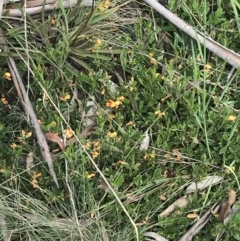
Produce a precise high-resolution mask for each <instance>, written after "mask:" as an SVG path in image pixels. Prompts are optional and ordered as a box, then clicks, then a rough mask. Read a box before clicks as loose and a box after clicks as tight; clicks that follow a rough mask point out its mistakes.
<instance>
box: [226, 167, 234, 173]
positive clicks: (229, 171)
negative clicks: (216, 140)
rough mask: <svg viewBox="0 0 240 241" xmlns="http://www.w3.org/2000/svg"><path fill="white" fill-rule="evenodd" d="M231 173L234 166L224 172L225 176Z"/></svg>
mask: <svg viewBox="0 0 240 241" xmlns="http://www.w3.org/2000/svg"><path fill="white" fill-rule="evenodd" d="M231 171H232V172H234V171H235V166H231V167H230V168H229V169H226V170H225V172H226V173H227V174H230V173H231Z"/></svg>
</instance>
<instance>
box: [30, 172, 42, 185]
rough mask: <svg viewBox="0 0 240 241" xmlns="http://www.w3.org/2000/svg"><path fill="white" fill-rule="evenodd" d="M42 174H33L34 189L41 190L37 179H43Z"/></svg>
mask: <svg viewBox="0 0 240 241" xmlns="http://www.w3.org/2000/svg"><path fill="white" fill-rule="evenodd" d="M41 175H42V174H41V173H40V172H33V179H32V186H33V188H39V186H38V181H37V178H39V177H41Z"/></svg>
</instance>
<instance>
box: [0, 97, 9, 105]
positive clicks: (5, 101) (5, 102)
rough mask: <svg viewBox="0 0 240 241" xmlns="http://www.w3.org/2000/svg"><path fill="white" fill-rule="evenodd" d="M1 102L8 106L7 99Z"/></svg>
mask: <svg viewBox="0 0 240 241" xmlns="http://www.w3.org/2000/svg"><path fill="white" fill-rule="evenodd" d="M1 101H2V103H3V104H4V105H8V101H7V99H6V98H5V97H3V98H2V99H1Z"/></svg>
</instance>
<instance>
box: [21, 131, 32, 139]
mask: <svg viewBox="0 0 240 241" xmlns="http://www.w3.org/2000/svg"><path fill="white" fill-rule="evenodd" d="M31 136H32V132H31V131H30V132H26V131H24V130H21V137H22V138H29V137H31Z"/></svg>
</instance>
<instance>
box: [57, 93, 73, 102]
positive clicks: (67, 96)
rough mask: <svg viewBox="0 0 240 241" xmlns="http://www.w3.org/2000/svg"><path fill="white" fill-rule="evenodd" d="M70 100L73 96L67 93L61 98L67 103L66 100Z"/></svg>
mask: <svg viewBox="0 0 240 241" xmlns="http://www.w3.org/2000/svg"><path fill="white" fill-rule="evenodd" d="M70 98H71V95H69V94H68V93H67V94H65V95H64V96H62V97H60V100H63V101H66V100H69V99H70Z"/></svg>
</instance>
